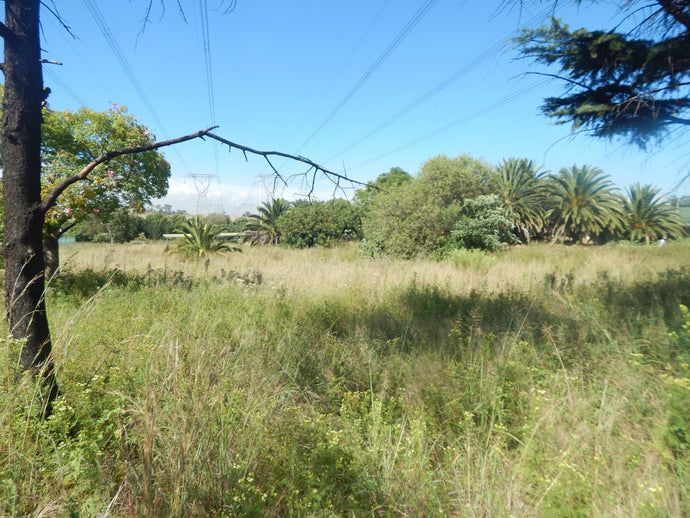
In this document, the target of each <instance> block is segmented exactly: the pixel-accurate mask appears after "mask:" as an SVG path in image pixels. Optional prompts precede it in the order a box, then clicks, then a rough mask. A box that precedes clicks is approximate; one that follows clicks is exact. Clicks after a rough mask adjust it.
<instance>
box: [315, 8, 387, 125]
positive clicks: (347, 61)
mask: <svg viewBox="0 0 690 518" xmlns="http://www.w3.org/2000/svg"><path fill="white" fill-rule="evenodd" d="M388 3H389V0H385V1H384V2H383V5H382V6H381V8H380V9H379V11H378V12H377V13H376V15H375V16H374V19H373V20H372V21H371V22H370V23H369V25H368V26H367V28H366V29H365V31H364V33H363V34H362V36H361V37H360V38H359V41H358V42H357V44H356V45H355V46H354V47H353V48H352V50H351V51H350V54H349V55H348V56H347V58H346V59H345V61H344V62H343V64H342V66H341V67H340V70H338V72H337V73H336V74H335V75H334V76H333V79H332V80H331V83H330V84H329V85H328V86H327V87H326V88H325V89H324V90H323V92H322V93H321V98H320V99H319V100H318V101H317V102H316V104H315V105H314V107H313V108H312V109H311V111H310V112H309V115H307V117H306V118H305V122H306V121H307V120H309V118H311V116H312V114H313V113H314V111H315V110H316V107H317V106H319V105H320V104H321V103H322V102H323V100H324V99H325V97H326V94H327V93H328V92H330V91H331V89H332V88H333V85H335V83H336V81H337V80H338V78H339V77H340V76H341V75H342V73H343V71H344V70H345V68H346V67H347V65H348V64H349V63H350V60H352V57H353V56H354V55H355V53H356V52H357V50H358V49H359V47H361V46H362V43H363V42H364V40H365V39H366V37H367V36H368V35H369V33H370V32H371V29H372V28H373V27H374V25H375V24H376V22H377V21H378V19H379V18H381V15H382V14H383V12H384V11H385V10H386V6H387V5H388Z"/></svg>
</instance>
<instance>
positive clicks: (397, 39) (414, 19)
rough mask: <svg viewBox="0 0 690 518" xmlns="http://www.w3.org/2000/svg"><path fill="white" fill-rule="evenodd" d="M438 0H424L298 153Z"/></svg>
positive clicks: (300, 149) (301, 147)
mask: <svg viewBox="0 0 690 518" xmlns="http://www.w3.org/2000/svg"><path fill="white" fill-rule="evenodd" d="M437 1H438V0H426V2H424V4H423V5H422V6H421V7H420V8H419V9H418V10H417V12H416V13H415V14H414V15H413V16H412V18H410V20H408V22H407V23H406V24H405V26H404V27H403V28H402V30H401V31H400V32H399V33H398V34H397V35H396V36H395V38H393V40H392V41H391V42H390V43H389V44H388V46H387V47H386V48H385V49H384V51H383V52H382V53H381V54H380V55H379V56H378V57H377V58H376V60H375V61H374V62H373V63H372V64H371V65H370V66H369V68H368V69H367V70H366V71H365V72H364V73H363V74H362V76H361V77H360V78H359V79H358V80H357V82H356V83H355V84H354V86H353V87H352V88H351V89H350V91H349V92H348V93H347V94H346V95H345V97H343V99H342V100H341V101H340V102H339V103H338V104H337V105H336V106H335V108H333V110H331V112H330V113H329V114H328V115H327V116H326V118H325V119H324V120H323V121H322V122H321V124H320V125H319V126H318V127H317V128H316V129H315V130H314V132H313V133H312V134H311V135H309V137H308V138H307V140H305V141H304V143H303V144H302V145H301V146H300V147H299V149H298V150H297V152H298V153H299V152H300V151H302V149H304V147H305V146H306V145H307V144H308V143H309V142H311V141H312V139H313V138H314V137H315V136H316V135H318V134H319V133H320V132H321V130H322V129H323V128H324V127H325V126H326V124H328V123H329V122H330V121H331V120H332V119H333V117H335V116H336V115H337V113H338V112H339V111H340V110H342V109H343V107H344V106H345V105H346V104H347V103H348V102H349V101H350V99H352V97H353V96H354V95H355V94H356V93H357V91H359V89H360V88H362V86H364V84H365V83H366V82H367V81H368V80H369V79H370V78H371V76H372V75H373V74H374V72H376V70H377V69H378V68H379V67H380V66H381V65H382V64H383V63H384V62H385V61H386V60H387V59H388V57H389V56H390V55H391V54H392V53H393V51H394V50H395V49H396V48H397V47H398V45H400V43H401V42H402V41H403V40H404V39H405V38H406V37H407V35H408V34H409V33H410V32H411V31H412V29H414V27H415V26H416V25H417V24H418V23H419V22H420V21H421V20H422V18H424V16H426V14H427V13H428V12H429V10H430V9H431V8H432V7H433V6H434V4H435V3H436V2H437Z"/></svg>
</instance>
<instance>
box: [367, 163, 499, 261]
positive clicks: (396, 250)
mask: <svg viewBox="0 0 690 518" xmlns="http://www.w3.org/2000/svg"><path fill="white" fill-rule="evenodd" d="M496 182H497V174H496V172H495V170H494V168H493V167H491V166H489V165H488V164H485V163H484V162H481V161H479V160H477V159H474V158H472V157H469V156H459V157H457V158H454V159H450V158H448V157H446V156H443V155H441V156H437V157H435V158H432V159H431V160H429V161H427V162H426V163H425V164H424V165H423V166H422V169H421V171H420V173H419V176H417V177H416V178H414V179H413V180H411V181H409V182H404V183H401V184H399V185H397V186H393V187H391V188H390V189H389V190H387V191H386V192H383V193H381V194H378V195H376V196H375V197H374V198H373V199H371V201H370V203H369V204H368V207H367V211H366V213H365V214H364V216H363V221H362V228H363V237H364V241H365V242H364V246H365V247H369V248H372V247H374V246H377V247H378V248H380V253H383V254H390V255H396V256H402V257H413V256H416V255H424V254H429V253H433V252H435V251H436V250H438V249H440V248H443V247H444V246H445V245H446V244H447V242H448V238H449V237H450V234H451V231H452V229H453V225H454V224H455V222H456V221H457V220H458V218H459V217H460V214H461V208H462V201H463V200H464V199H465V198H472V197H475V196H479V195H481V194H488V193H490V192H492V191H493V190H494V189H495V187H496ZM374 244H375V245H374Z"/></svg>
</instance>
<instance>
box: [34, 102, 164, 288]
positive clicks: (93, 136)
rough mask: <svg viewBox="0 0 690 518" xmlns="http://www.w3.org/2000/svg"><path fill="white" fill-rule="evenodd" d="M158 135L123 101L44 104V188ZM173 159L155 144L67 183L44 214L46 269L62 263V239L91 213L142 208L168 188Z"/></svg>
mask: <svg viewBox="0 0 690 518" xmlns="http://www.w3.org/2000/svg"><path fill="white" fill-rule="evenodd" d="M153 140H155V137H154V135H153V134H152V133H151V132H150V131H149V130H148V128H147V127H146V126H144V125H143V124H142V123H141V122H139V121H138V120H137V119H136V118H135V117H134V116H132V115H131V114H129V113H127V109H126V107H124V106H118V105H116V104H113V105H112V106H111V107H110V108H109V109H108V110H107V111H103V112H97V111H93V110H90V109H88V108H83V107H82V108H80V109H79V110H78V111H76V112H70V111H65V112H56V111H52V110H48V109H44V113H43V125H42V140H41V161H42V170H43V172H42V191H43V194H44V195H45V194H47V193H48V192H50V191H52V190H53V189H54V188H55V186H56V185H58V184H59V183H60V182H62V181H64V180H65V179H66V178H69V177H71V176H72V175H73V174H74V173H75V172H77V171H79V170H81V169H82V168H84V167H85V166H86V165H87V164H89V163H90V162H92V161H93V160H94V159H95V158H96V157H98V156H99V155H101V154H103V153H104V152H106V151H107V150H108V149H120V148H126V147H132V146H143V145H146V144H149V143H150V142H152V141H153ZM169 177H170V165H169V164H168V162H167V161H166V160H165V159H164V157H163V155H162V153H160V152H159V151H156V150H151V151H146V152H144V153H137V154H131V155H123V156H120V157H116V158H114V159H113V160H111V161H110V162H108V163H107V164H103V165H100V166H98V167H96V168H95V169H94V171H93V173H92V174H91V176H90V181H89V182H87V183H80V184H78V185H77V184H75V185H72V186H70V187H68V188H67V189H66V190H65V191H64V192H63V193H62V196H61V197H60V199H59V200H58V201H57V203H56V204H55V205H54V206H52V207H51V208H50V209H49V210H48V212H47V213H46V216H45V223H44V253H45V261H46V272H47V274H48V275H51V274H52V273H54V272H55V271H56V269H57V267H58V263H59V257H58V244H57V243H58V239H59V238H60V236H61V235H62V234H64V233H65V232H67V231H68V230H69V229H70V228H72V227H73V226H74V225H76V224H78V223H79V222H80V221H83V220H84V218H86V217H87V216H88V215H91V214H98V215H99V216H100V217H101V218H102V219H103V221H108V220H109V215H110V214H112V213H114V212H115V211H118V210H122V209H125V210H133V211H135V212H142V211H143V209H144V206H145V205H147V204H148V203H149V202H150V201H151V199H154V198H159V197H161V196H164V195H165V193H166V192H167V190H168V179H169Z"/></svg>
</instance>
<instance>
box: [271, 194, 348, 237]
mask: <svg viewBox="0 0 690 518" xmlns="http://www.w3.org/2000/svg"><path fill="white" fill-rule="evenodd" d="M361 226H362V224H361V217H360V213H359V210H358V209H357V208H356V207H353V206H352V205H351V204H350V203H349V202H347V201H346V200H343V199H335V200H329V201H327V202H311V203H299V204H297V205H296V206H293V207H291V208H290V209H289V210H287V211H285V212H284V213H283V214H282V215H281V216H280V217H279V218H278V221H277V228H278V230H279V232H280V235H281V243H282V244H284V245H286V246H292V247H296V248H305V247H311V246H329V245H331V244H333V243H336V242H338V241H344V240H352V239H358V238H359V237H360V236H361V232H362V231H361Z"/></svg>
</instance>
